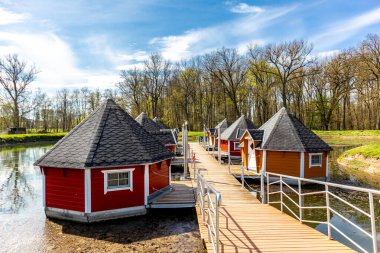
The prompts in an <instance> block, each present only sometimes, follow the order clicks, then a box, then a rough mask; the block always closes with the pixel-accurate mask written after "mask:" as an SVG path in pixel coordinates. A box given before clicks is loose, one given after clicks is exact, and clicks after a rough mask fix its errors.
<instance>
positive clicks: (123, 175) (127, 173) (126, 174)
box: [119, 172, 129, 179]
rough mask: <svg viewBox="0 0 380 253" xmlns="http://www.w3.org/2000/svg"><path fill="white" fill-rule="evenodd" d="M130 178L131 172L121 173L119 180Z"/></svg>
mask: <svg viewBox="0 0 380 253" xmlns="http://www.w3.org/2000/svg"><path fill="white" fill-rule="evenodd" d="M128 176H129V172H123V173H119V179H125V178H128Z"/></svg>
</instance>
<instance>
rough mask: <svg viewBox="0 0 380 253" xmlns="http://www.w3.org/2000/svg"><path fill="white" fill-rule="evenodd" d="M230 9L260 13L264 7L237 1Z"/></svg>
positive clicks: (237, 11)
mask: <svg viewBox="0 0 380 253" xmlns="http://www.w3.org/2000/svg"><path fill="white" fill-rule="evenodd" d="M230 11H231V12H234V13H260V12H263V11H264V9H263V8H261V7H258V6H253V5H248V4H246V3H239V4H238V5H235V6H233V7H232V8H231V9H230Z"/></svg>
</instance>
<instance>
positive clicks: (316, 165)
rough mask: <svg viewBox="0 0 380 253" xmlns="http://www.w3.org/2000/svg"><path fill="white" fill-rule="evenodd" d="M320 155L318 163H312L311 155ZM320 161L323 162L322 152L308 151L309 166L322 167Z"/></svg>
mask: <svg viewBox="0 0 380 253" xmlns="http://www.w3.org/2000/svg"><path fill="white" fill-rule="evenodd" d="M316 155H317V156H320V157H321V162H320V163H319V164H312V163H311V162H312V159H311V158H312V157H313V156H316ZM322 163H323V154H322V153H310V154H309V168H311V167H322Z"/></svg>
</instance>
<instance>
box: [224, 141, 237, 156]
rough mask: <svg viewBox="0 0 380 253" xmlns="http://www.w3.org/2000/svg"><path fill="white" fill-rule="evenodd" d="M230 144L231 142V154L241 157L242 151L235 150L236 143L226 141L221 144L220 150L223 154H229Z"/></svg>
mask: <svg viewBox="0 0 380 253" xmlns="http://www.w3.org/2000/svg"><path fill="white" fill-rule="evenodd" d="M228 142H230V153H231V155H232V156H240V155H241V153H240V149H237V150H235V148H234V143H235V142H234V141H226V140H222V141H221V143H220V150H222V151H223V152H228ZM236 142H239V141H236Z"/></svg>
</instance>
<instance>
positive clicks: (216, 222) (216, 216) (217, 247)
mask: <svg viewBox="0 0 380 253" xmlns="http://www.w3.org/2000/svg"><path fill="white" fill-rule="evenodd" d="M215 211H216V212H215V224H216V225H215V226H216V228H215V241H216V247H215V248H216V252H219V203H218V195H217V194H216V195H215Z"/></svg>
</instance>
